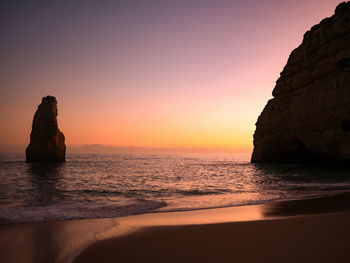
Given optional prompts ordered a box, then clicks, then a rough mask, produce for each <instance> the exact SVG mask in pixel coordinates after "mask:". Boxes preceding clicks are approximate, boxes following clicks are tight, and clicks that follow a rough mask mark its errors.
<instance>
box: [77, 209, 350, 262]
mask: <svg viewBox="0 0 350 263" xmlns="http://www.w3.org/2000/svg"><path fill="white" fill-rule="evenodd" d="M80 262H106V263H107V262H169V263H171V262H202V263H203V262H293V263H295V262H350V212H343V213H334V214H322V215H313V216H303V217H295V218H287V219H275V220H261V221H250V222H235V223H218V224H205V225H183V226H158V227H147V228H143V229H140V230H138V231H136V232H134V233H132V234H128V235H124V236H120V237H117V238H112V239H107V240H103V241H100V242H97V243H95V244H93V245H91V246H90V247H88V248H87V249H85V250H84V251H83V252H82V253H81V254H80V255H78V257H77V258H76V259H75V260H74V263H80Z"/></svg>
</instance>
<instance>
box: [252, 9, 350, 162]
mask: <svg viewBox="0 0 350 263" xmlns="http://www.w3.org/2000/svg"><path fill="white" fill-rule="evenodd" d="M272 95H273V97H274V98H273V99H271V100H269V101H268V103H267V105H266V106H265V108H264V110H263V112H262V113H261V115H260V116H259V118H258V121H257V123H256V131H255V134H254V151H253V155H252V162H254V163H309V162H316V163H320V162H332V163H350V2H346V3H345V2H344V3H341V4H340V5H338V7H337V8H336V10H335V14H334V15H333V16H332V17H330V18H326V19H324V20H322V21H321V22H320V23H319V24H318V25H315V26H313V27H312V28H311V30H310V31H308V32H306V34H305V35H304V39H303V42H302V44H301V45H300V46H299V47H298V48H296V49H295V50H294V51H293V52H292V53H291V54H290V56H289V59H288V62H287V65H286V66H285V67H284V69H283V71H282V73H281V76H280V78H279V79H278V80H277V83H276V86H275V88H274V90H273V93H272Z"/></svg>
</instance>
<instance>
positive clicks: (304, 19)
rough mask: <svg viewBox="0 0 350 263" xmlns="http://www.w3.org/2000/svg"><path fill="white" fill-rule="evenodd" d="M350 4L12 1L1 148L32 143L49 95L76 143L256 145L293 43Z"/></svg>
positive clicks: (3, 48)
mask: <svg viewBox="0 0 350 263" xmlns="http://www.w3.org/2000/svg"><path fill="white" fill-rule="evenodd" d="M31 2H32V3H31ZM340 2H342V1H341V0H340V1H339V0H291V1H289V0H285V1H277V0H266V1H263V0H251V1H247V0H232V1H220V0H219V1H218V0H215V1H214V0H212V1H204V0H203V1H200V0H197V1H195V0H193V1H191V0H189V1H182V0H177V1H175V0H174V1H167V0H163V1H161V0H159V1H148V0H144V1H141V0H140V1H128V0H125V1H101V0H100V1H97V0H96V1H89V0H81V1H74V0H72V1H16V0H14V1H1V4H0V31H1V43H0V54H1V60H0V67H1V74H0V89H1V90H0V92H1V96H0V112H1V113H0V127H1V129H0V147H1V148H0V151H7V150H10V149H12V147H15V146H16V147H19V148H20V149H21V148H23V151H24V149H25V147H26V145H27V144H28V143H29V134H30V130H31V123H32V119H33V115H34V113H35V110H36V108H37V106H38V105H39V103H40V102H41V98H42V97H43V96H46V95H52V96H55V97H56V98H57V100H58V111H59V116H58V122H59V128H60V130H61V131H62V132H63V133H64V134H65V136H66V144H67V147H68V152H69V147H74V146H79V145H84V144H103V145H113V146H121V147H129V146H136V147H160V148H162V147H167V148H171V147H185V148H193V147H197V148H209V149H224V150H230V151H251V149H252V141H253V133H254V130H255V122H256V120H257V117H258V116H259V114H260V112H261V111H262V109H263V107H264V106H265V104H266V102H267V100H268V99H270V98H272V95H271V92H272V90H273V88H274V85H275V82H276V80H277V78H278V76H279V73H280V72H281V71H282V69H283V67H284V65H285V64H286V62H287V58H288V56H289V54H290V52H291V51H292V50H293V49H294V48H296V47H297V46H298V45H299V44H300V43H301V41H302V38H303V34H304V33H305V32H306V31H307V30H309V29H310V28H311V26H313V25H314V24H317V23H319V22H320V21H321V20H322V19H323V18H325V17H329V16H331V15H332V14H333V13H334V9H335V7H336V6H337V4H339V3H340Z"/></svg>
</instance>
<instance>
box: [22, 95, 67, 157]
mask: <svg viewBox="0 0 350 263" xmlns="http://www.w3.org/2000/svg"><path fill="white" fill-rule="evenodd" d="M57 115H58V113H57V101H56V98H55V97H52V96H46V97H43V99H42V101H41V104H40V105H39V107H38V109H37V110H36V112H35V115H34V118H33V125H32V132H31V133H30V143H29V145H28V147H27V149H26V161H27V162H64V161H65V157H66V145H65V143H64V135H63V133H62V132H61V131H60V130H59V129H58V124H57Z"/></svg>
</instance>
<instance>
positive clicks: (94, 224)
mask: <svg viewBox="0 0 350 263" xmlns="http://www.w3.org/2000/svg"><path fill="white" fill-rule="evenodd" d="M328 217H332V218H333V217H335V218H348V219H349V220H350V193H342V194H338V195H335V196H333V195H331V196H323V197H317V198H313V199H300V200H290V201H275V202H270V203H266V204H261V205H248V206H238V207H228V208H216V209H202V210H192V211H181V212H157V213H148V214H139V215H133V216H126V217H119V218H100V219H79V220H66V221H47V222H38V223H23V224H0V246H1V247H2V248H3V249H2V251H0V261H2V260H4V259H6V261H7V262H85V261H79V260H81V257H83V256H84V255H86V253H88V254H89V253H92V252H93V253H95V254H94V255H95V256H96V255H97V254H98V255H99V256H100V254H99V253H101V251H104V252H103V253H107V254H108V253H110V252H113V251H114V250H113V251H109V252H108V251H107V252H106V251H105V249H106V248H107V247H109V246H113V247H114V246H115V244H116V242H117V243H118V246H123V245H121V243H120V242H122V244H124V241H123V240H124V239H125V238H126V239H127V240H129V238H131V239H132V240H134V241H133V242H136V241H137V240H138V241H139V240H140V239H139V238H138V235H140V234H141V233H147V234H145V235H146V236H148V238H149V239H150V240H153V239H154V238H156V237H157V238H156V239H159V238H163V239H164V238H165V239H167V237H168V235H167V234H165V232H167V231H173V229H185V230H184V231H185V232H187V231H190V232H191V231H192V232H193V231H196V230H194V229H197V228H203V229H205V230H203V231H204V232H203V234H204V233H207V234H208V233H209V232H210V233H211V235H214V236H213V237H215V238H216V239H217V240H224V238H223V237H221V236H217V235H216V234H215V231H214V232H213V233H212V231H213V230H214V229H217V228H219V229H221V228H225V229H226V228H227V229H226V230H227V231H229V229H231V228H232V227H233V228H237V225H242V224H243V225H246V224H248V225H250V227H253V228H254V227H255V226H256V225H257V224H258V225H260V224H261V222H270V223H262V224H268V225H269V226H268V228H270V231H271V233H273V232H274V231H275V230H274V228H275V227H274V226H275V225H276V226H277V225H281V224H283V223H281V222H286V221H285V220H287V221H288V220H290V223H289V224H292V225H293V224H296V222H298V221H299V220H302V221H303V220H309V219H307V218H314V219H312V220H314V221H315V222H318V221H324V220H326V219H324V218H328ZM312 220H311V221H312ZM332 220H335V219H332ZM326 221H327V220H326ZM259 222H260V223H259ZM325 224H326V225H327V224H329V222H328V221H327V222H325ZM224 225H225V226H224ZM306 225H307V224H306ZM312 225H313V224H311V227H312ZM336 226H337V227H343V228H344V227H345V228H346V227H347V226H346V225H345V226H344V225H343V226H341V225H339V224H336ZM309 227H310V226H309ZM238 228H240V227H238ZM301 228H304V229H305V228H308V227H307V226H301ZM347 228H349V227H347ZM155 229H156V230H155ZM349 229H350V228H349ZM345 230H346V229H345ZM154 231H156V232H154ZM159 231H160V232H159ZM163 231H165V232H164V233H163ZM208 231H209V232H208ZM230 231H231V230H230ZM175 232H176V231H175ZM345 232H346V231H345ZM154 233H158V234H156V235H154ZM328 234H329V233H328ZM142 235H144V234H142ZM157 235H158V236H157ZM247 235H248V236H251V238H252V239H254V233H250V232H249V231H248V232H247ZM195 236H196V235H194V234H190V235H188V236H186V237H183V238H185V239H191V238H194V237H195ZM349 237H350V233H349ZM135 238H136V239H135ZM152 238H153V239H152ZM233 241H234V240H233ZM233 241H232V240H230V242H233ZM347 241H349V242H350V239H349V240H347ZM101 242H102V243H101ZM105 242H107V243H105ZM168 242H171V240H170V239H169V240H168ZM227 242H228V241H227ZM136 243H137V242H136ZM101 244H104V245H101ZM107 244H109V245H107ZM125 244H127V242H126V243H125ZM155 245H156V246H157V247H159V249H161V248H162V244H155ZM96 246H98V247H99V246H102V248H99V250H98V251H97V252H96ZM18 248H21V253H16V252H17V251H18ZM163 248H164V247H163ZM101 249H102V250H101ZM130 249H131V248H130ZM135 249H136V248H135ZM202 249H204V248H202ZM136 250H137V249H136ZM193 251H196V249H195V248H194V250H193ZM96 253H97V254H96ZM187 253H190V254H191V249H190V250H188V251H187ZM89 255H90V254H89ZM145 256H147V255H145ZM148 256H150V255H148ZM110 257H111V258H113V255H110ZM74 258H76V259H75V260H74ZM89 258H93V256H91V255H90V256H89ZM76 260H77V261H76ZM95 260H97V258H95ZM135 260H136V259H135ZM150 260H152V261H154V260H155V259H154V258H150ZM86 262H97V261H93V260H92V261H86ZM130 262H132V261H130ZM247 262H248V261H247Z"/></svg>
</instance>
